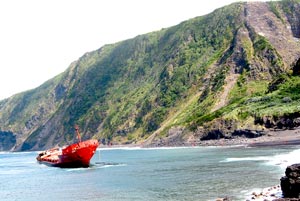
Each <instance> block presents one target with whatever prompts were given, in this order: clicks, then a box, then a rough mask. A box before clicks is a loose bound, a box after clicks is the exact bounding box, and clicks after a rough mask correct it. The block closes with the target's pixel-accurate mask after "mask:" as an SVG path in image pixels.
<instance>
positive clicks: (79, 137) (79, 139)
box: [75, 125, 81, 142]
mask: <svg viewBox="0 0 300 201" xmlns="http://www.w3.org/2000/svg"><path fill="white" fill-rule="evenodd" d="M75 131H76V134H77V139H78V141H79V142H81V136H80V133H79V127H78V125H75Z"/></svg>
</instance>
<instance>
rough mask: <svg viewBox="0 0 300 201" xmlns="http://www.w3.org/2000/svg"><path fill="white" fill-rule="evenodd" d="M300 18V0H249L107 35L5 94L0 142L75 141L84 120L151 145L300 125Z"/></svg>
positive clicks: (25, 146)
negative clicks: (114, 37) (54, 71)
mask: <svg viewBox="0 0 300 201" xmlns="http://www.w3.org/2000/svg"><path fill="white" fill-rule="evenodd" d="M299 25H300V4H299V1H296V0H284V1H272V2H259V3H258V2H255V3H253V2H252V3H251V2H249V3H247V2H243V3H234V4H231V5H229V6H226V7H223V8H220V9H217V10H215V11H214V12H212V13H210V14H208V15H205V16H201V17H196V18H194V19H191V20H188V21H184V22H182V23H180V24H178V25H176V26H173V27H170V28H166V29H162V30H160V31H157V32H152V33H148V34H143V35H139V36H137V37H135V38H132V39H129V40H125V41H121V42H118V43H115V44H110V45H105V46H103V47H101V48H100V49H98V50H96V51H93V52H89V53H86V54H85V55H83V56H82V57H81V58H80V59H78V61H75V62H73V63H72V64H71V65H70V66H69V68H68V69H67V70H66V71H65V72H64V73H62V74H60V75H58V76H56V77H55V78H53V79H51V80H49V81H47V82H46V83H44V84H43V85H41V86H40V87H38V88H36V89H33V90H30V91H26V92H23V93H20V94H17V95H15V96H12V97H10V98H8V99H5V100H2V101H0V150H40V149H45V148H49V147H52V146H56V145H64V144H66V143H71V142H72V141H74V139H75V136H74V128H73V126H74V124H78V125H79V127H80V128H81V133H82V138H83V139H88V138H96V139H98V140H101V142H102V143H104V144H106V143H110V142H112V143H114V144H144V145H181V144H186V143H195V142H197V141H199V140H205V139H215V138H232V137H234V135H244V136H248V137H251V136H253V135H256V134H262V133H264V132H265V131H266V130H268V128H273V127H276V128H293V127H296V126H299V124H300V123H299V117H300V108H299V94H300V93H299V89H300V77H299V74H300V73H299V71H300V67H299V66H300V60H299V58H300V46H299V39H300V28H299V27H300V26H299ZM4 142H5V143H4ZM4 144H5V146H4Z"/></svg>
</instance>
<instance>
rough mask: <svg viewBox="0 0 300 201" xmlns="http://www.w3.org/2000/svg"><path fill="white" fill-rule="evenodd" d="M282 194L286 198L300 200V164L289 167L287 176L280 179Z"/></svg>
mask: <svg viewBox="0 0 300 201" xmlns="http://www.w3.org/2000/svg"><path fill="white" fill-rule="evenodd" d="M280 182H281V184H280V185H281V190H282V194H283V196H284V197H285V198H298V199H297V200H300V199H299V198H300V163H298V164H293V165H291V166H288V167H287V168H286V170H285V176H284V177H282V178H281V179H280Z"/></svg>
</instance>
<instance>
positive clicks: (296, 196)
mask: <svg viewBox="0 0 300 201" xmlns="http://www.w3.org/2000/svg"><path fill="white" fill-rule="evenodd" d="M252 200H253V201H300V163H299V164H293V165H290V166H288V167H287V168H286V171H285V176H283V177H282V178H281V179H280V185H277V186H273V187H270V188H265V189H263V190H262V191H261V192H253V193H252V195H251V196H250V198H248V199H247V200H246V201H252ZM216 201H231V199H230V198H229V197H225V198H218V199H216Z"/></svg>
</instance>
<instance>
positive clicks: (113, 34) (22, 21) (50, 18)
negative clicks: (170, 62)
mask: <svg viewBox="0 0 300 201" xmlns="http://www.w3.org/2000/svg"><path fill="white" fill-rule="evenodd" d="M232 2H236V0H209V1H202V0H151V1H149V0H147V1H146V0H144V1H143V0H3V1H0V26H1V28H0V100H1V99H4V98H7V97H9V96H11V95H13V94H16V93H19V92H22V91H26V90H29V89H32V88H36V87H38V86H39V85H41V84H42V83H44V82H45V81H47V80H49V79H51V78H53V77H54V76H56V75H58V74H59V73H61V72H63V71H65V70H66V69H67V68H68V66H69V64H70V63H71V62H73V61H75V60H77V59H78V58H79V57H80V56H82V55H83V54H84V53H86V52H89V51H93V50H96V49H98V48H100V47H102V46H103V45H105V44H111V43H115V42H119V41H122V40H126V39H129V38H133V37H135V36H137V35H141V34H145V33H149V32H152V31H157V30H160V29H162V28H168V27H170V26H173V25H176V24H179V23H180V22H182V21H185V20H188V19H190V18H194V17H196V16H202V15H205V14H208V13H210V12H212V11H213V10H215V9H216V8H219V7H222V6H224V5H228V4H230V3H232Z"/></svg>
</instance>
